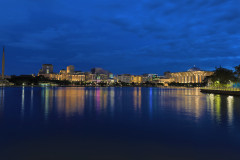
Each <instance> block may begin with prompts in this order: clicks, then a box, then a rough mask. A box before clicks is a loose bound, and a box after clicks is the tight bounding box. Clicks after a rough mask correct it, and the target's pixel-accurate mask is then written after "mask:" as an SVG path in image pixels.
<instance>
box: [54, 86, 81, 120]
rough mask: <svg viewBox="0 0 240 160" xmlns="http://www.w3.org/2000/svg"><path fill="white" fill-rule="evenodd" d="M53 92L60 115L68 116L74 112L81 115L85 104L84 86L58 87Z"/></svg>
mask: <svg viewBox="0 0 240 160" xmlns="http://www.w3.org/2000/svg"><path fill="white" fill-rule="evenodd" d="M55 92H56V96H55V100H56V102H57V111H58V113H59V114H60V115H65V116H66V117H69V116H72V115H74V114H78V115H81V114H82V113H83V111H84V106H85V90H84V88H68V89H65V88H59V89H56V90H55Z"/></svg>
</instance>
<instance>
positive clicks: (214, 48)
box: [0, 0, 240, 74]
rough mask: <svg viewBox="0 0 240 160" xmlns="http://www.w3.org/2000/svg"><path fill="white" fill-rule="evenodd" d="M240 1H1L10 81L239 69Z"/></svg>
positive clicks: (1, 40)
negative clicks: (46, 71) (48, 74)
mask: <svg viewBox="0 0 240 160" xmlns="http://www.w3.org/2000/svg"><path fill="white" fill-rule="evenodd" d="M239 5H240V4H239V1H238V0H196V1H192V0H181V1H179V0H169V1H165V0H114V1H112V0H102V1H99V0H88V1H77V0H69V1H64V0H51V1H48V0H41V1H40V0H37V1H32V0H22V1H18V0H8V1H0V10H1V13H3V14H1V15H0V19H1V23H0V33H1V36H0V44H1V45H6V59H7V61H6V72H7V74H30V73H37V71H38V69H39V68H40V67H41V64H43V63H52V64H54V66H55V69H56V71H58V70H59V69H62V68H65V67H66V65H69V64H73V65H75V66H76V68H77V69H78V70H83V71H87V70H90V68H91V67H104V68H106V69H108V70H111V71H112V72H114V73H134V74H140V73H145V72H151V73H163V72H164V71H166V70H170V71H184V70H186V69H188V68H189V67H191V66H192V65H198V66H199V67H200V68H203V69H206V70H213V69H214V68H215V66H220V65H222V66H225V67H229V68H230V67H233V66H234V65H238V64H239V59H240V57H239V52H240V30H239V28H240V10H239V8H238V6H239Z"/></svg>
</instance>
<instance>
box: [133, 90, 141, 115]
mask: <svg viewBox="0 0 240 160" xmlns="http://www.w3.org/2000/svg"><path fill="white" fill-rule="evenodd" d="M133 106H134V110H135V111H141V107H142V88H141V87H138V88H136V87H135V88H134V91H133Z"/></svg>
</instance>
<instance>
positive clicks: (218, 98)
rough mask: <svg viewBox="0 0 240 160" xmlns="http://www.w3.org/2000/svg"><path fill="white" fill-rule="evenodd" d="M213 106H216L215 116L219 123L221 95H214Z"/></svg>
mask: <svg viewBox="0 0 240 160" xmlns="http://www.w3.org/2000/svg"><path fill="white" fill-rule="evenodd" d="M215 106H216V110H215V113H216V118H217V121H218V122H219V123H220V122H221V96H220V95H216V96H215Z"/></svg>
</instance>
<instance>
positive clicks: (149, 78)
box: [142, 74, 158, 83]
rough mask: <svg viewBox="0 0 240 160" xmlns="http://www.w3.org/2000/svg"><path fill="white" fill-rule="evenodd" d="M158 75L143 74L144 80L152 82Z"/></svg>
mask: <svg viewBox="0 0 240 160" xmlns="http://www.w3.org/2000/svg"><path fill="white" fill-rule="evenodd" d="M157 77H158V75H157V74H143V75H142V82H143V83H145V82H151V81H153V80H154V79H155V78H157Z"/></svg>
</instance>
